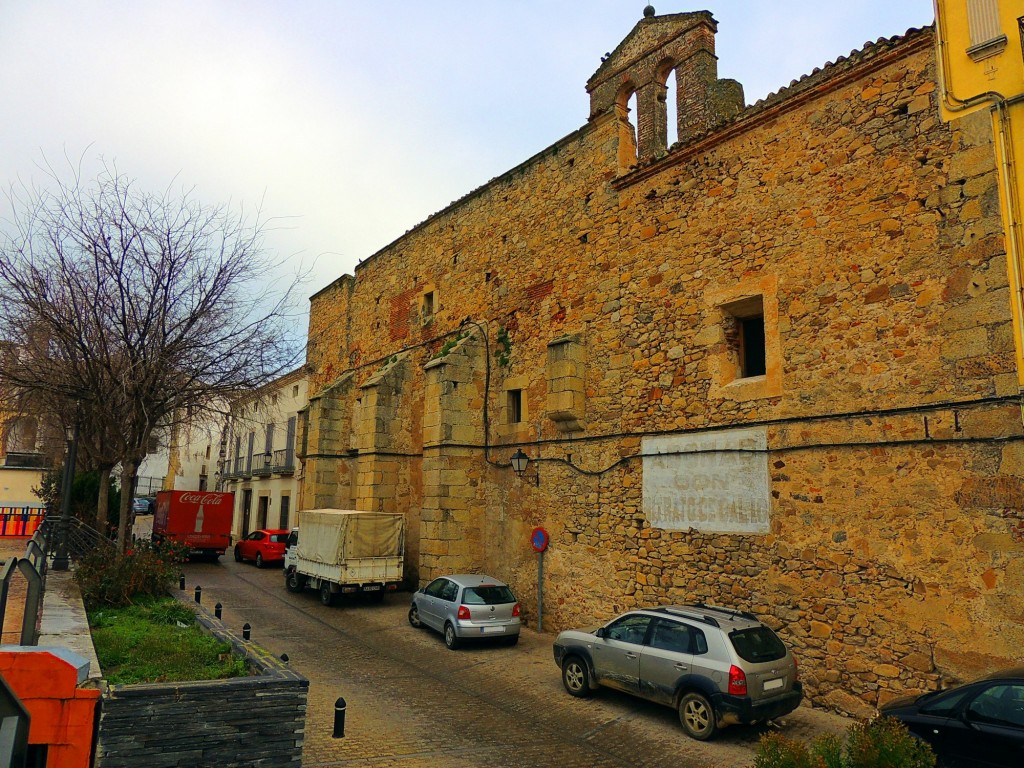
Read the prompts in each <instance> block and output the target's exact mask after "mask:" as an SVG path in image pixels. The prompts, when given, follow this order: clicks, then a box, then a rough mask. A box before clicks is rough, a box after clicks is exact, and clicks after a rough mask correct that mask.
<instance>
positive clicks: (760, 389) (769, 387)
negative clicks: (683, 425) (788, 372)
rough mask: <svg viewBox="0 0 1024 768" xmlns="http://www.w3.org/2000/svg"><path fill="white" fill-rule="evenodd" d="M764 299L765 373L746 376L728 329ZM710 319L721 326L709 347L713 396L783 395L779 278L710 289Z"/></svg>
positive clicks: (767, 277)
mask: <svg viewBox="0 0 1024 768" xmlns="http://www.w3.org/2000/svg"><path fill="white" fill-rule="evenodd" d="M758 298H760V301H761V309H762V317H763V319H764V347H765V349H764V352H765V373H764V375H762V376H743V375H742V366H741V361H740V360H739V358H738V353H739V350H738V349H737V348H736V346H735V345H734V344H730V343H729V341H728V339H727V334H726V329H727V327H728V326H729V324H730V323H733V322H735V319H736V318H737V317H738V315H736V314H735V313H736V312H744V311H749V308H750V307H751V305H752V304H753V303H754V302H755V301H756V300H757V299H758ZM705 301H706V303H707V304H708V305H710V307H709V313H708V320H709V322H710V323H714V324H716V325H717V328H718V330H717V332H715V333H714V334H713V340H714V343H713V344H712V346H711V349H710V350H709V352H710V354H709V358H710V362H711V374H712V387H711V391H710V393H709V394H710V395H711V396H713V397H720V398H724V399H728V400H736V401H739V402H745V401H748V400H760V399H764V398H768V397H778V396H780V395H782V363H783V360H782V340H781V337H780V334H779V300H778V278H777V277H776V276H775V275H773V274H768V275H761V276H758V277H754V278H750V279H747V280H742V281H740V282H738V283H736V284H735V285H731V286H728V287H722V288H717V289H712V290H709V291H708V292H707V293H706V294H705Z"/></svg>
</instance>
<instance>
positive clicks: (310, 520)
mask: <svg viewBox="0 0 1024 768" xmlns="http://www.w3.org/2000/svg"><path fill="white" fill-rule="evenodd" d="M404 557H405V517H404V516H403V515H400V514H390V513H386V512H358V511H355V510H350V509H307V510H303V511H301V512H299V525H298V528H294V529H292V533H291V536H290V537H289V538H288V547H287V549H286V550H285V559H284V578H285V586H286V587H287V589H288V591H289V592H301V591H302V590H304V589H307V588H309V589H315V590H317V591H318V592H319V593H320V602H322V603H323V604H324V605H331V604H332V603H333V602H334V601H335V599H336V597H337V596H338V595H339V594H367V595H372V596H375V597H383V596H384V593H385V592H394V591H396V590H397V589H399V588H400V587H401V585H402V576H403V564H404V562H403V561H404Z"/></svg>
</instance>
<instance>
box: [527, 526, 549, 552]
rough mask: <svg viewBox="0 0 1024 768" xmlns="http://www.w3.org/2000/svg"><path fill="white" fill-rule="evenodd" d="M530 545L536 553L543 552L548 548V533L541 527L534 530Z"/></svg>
mask: <svg viewBox="0 0 1024 768" xmlns="http://www.w3.org/2000/svg"><path fill="white" fill-rule="evenodd" d="M530 545H531V546H532V547H533V551H534V552H543V551H544V550H545V549H547V548H548V532H547V531H545V530H544V529H543V528H541V527H540V526H537V527H536V528H534V529H533V533H531V534H530Z"/></svg>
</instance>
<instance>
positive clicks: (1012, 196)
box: [935, 0, 1024, 389]
mask: <svg viewBox="0 0 1024 768" xmlns="http://www.w3.org/2000/svg"><path fill="white" fill-rule="evenodd" d="M935 27H936V38H935V43H936V60H937V65H938V74H939V78H938V85H939V94H940V99H939V107H940V114H941V115H942V119H943V120H945V121H957V120H959V119H960V118H963V117H966V116H967V115H971V114H973V113H975V112H979V111H982V110H985V111H988V112H989V114H990V116H991V120H992V136H993V148H994V150H995V156H996V163H997V165H998V170H999V173H998V181H999V202H1000V209H1001V212H1002V217H1003V227H1004V229H1005V231H1006V257H1007V269H1008V272H1009V279H1010V286H1011V288H1012V290H1011V293H1010V295H1011V304H1012V311H1013V321H1014V339H1015V342H1016V349H1017V375H1018V383H1019V384H1020V386H1021V388H1022V389H1024V332H1022V328H1024V257H1022V240H1021V231H1020V230H1021V223H1022V222H1021V192H1022V190H1024V166H1022V165H1021V161H1022V159H1024V50H1022V42H1021V40H1022V35H1024V0H935ZM979 155H980V153H979ZM981 159H983V160H984V161H987V158H981ZM971 161H972V160H971V158H965V159H964V162H971Z"/></svg>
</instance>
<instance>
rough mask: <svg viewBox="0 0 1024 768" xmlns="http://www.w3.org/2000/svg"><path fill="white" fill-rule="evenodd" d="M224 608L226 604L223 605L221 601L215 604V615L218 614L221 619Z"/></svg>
mask: <svg viewBox="0 0 1024 768" xmlns="http://www.w3.org/2000/svg"><path fill="white" fill-rule="evenodd" d="M223 610H224V606H223V605H221V604H220V603H217V604H216V605H215V606H213V615H214V616H216V617H217V618H218V619H219V618H220V614H221V612H222V611H223Z"/></svg>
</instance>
